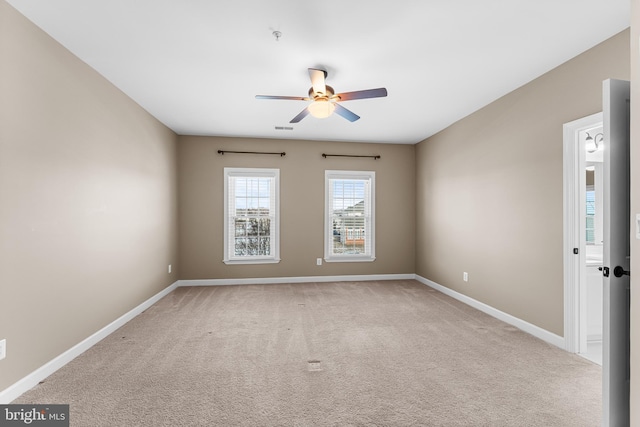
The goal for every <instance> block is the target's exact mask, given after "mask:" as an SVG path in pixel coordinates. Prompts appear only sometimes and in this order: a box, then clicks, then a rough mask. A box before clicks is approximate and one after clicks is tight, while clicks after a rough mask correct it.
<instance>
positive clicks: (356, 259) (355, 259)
mask: <svg viewBox="0 0 640 427" xmlns="http://www.w3.org/2000/svg"><path fill="white" fill-rule="evenodd" d="M375 260H376V257H370V256H353V257H347V256H345V257H330V258H327V257H325V259H324V262H373V261H375Z"/></svg>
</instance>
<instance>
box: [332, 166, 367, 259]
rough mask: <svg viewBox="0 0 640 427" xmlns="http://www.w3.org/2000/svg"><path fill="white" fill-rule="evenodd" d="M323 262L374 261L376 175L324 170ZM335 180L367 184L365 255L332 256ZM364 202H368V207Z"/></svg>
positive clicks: (363, 172) (364, 172) (365, 172)
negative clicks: (333, 183) (367, 218)
mask: <svg viewBox="0 0 640 427" xmlns="http://www.w3.org/2000/svg"><path fill="white" fill-rule="evenodd" d="M324 177H325V178H324V260H325V261H326V262H372V261H375V259H376V244H375V242H376V241H375V229H376V221H375V206H376V203H375V195H376V191H375V182H376V173H375V172H373V171H342V170H325V172H324ZM335 179H352V180H353V179H357V180H366V181H368V182H369V185H368V190H369V192H368V194H367V195H366V196H365V212H366V213H365V215H368V217H369V220H368V221H366V220H365V238H367V239H369V241H370V244H369V245H368V247H369V253H365V254H334V253H332V249H333V221H332V218H331V214H332V200H331V193H332V191H331V181H332V180H335ZM366 200H368V201H369V203H368V205H367V204H366Z"/></svg>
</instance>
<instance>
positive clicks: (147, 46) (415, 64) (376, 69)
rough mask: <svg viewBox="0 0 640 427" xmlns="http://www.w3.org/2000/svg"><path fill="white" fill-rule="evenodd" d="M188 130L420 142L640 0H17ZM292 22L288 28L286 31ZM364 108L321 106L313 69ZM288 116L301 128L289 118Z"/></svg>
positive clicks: (598, 35)
mask: <svg viewBox="0 0 640 427" xmlns="http://www.w3.org/2000/svg"><path fill="white" fill-rule="evenodd" d="M7 1H8V3H10V4H11V5H13V6H14V7H15V8H16V9H18V10H19V11H20V12H22V13H23V14H24V15H25V16H26V17H27V18H29V19H30V20H31V21H33V22H34V23H35V24H36V25H38V26H40V27H41V28H42V29H43V30H44V31H46V32H47V33H49V34H50V35H51V36H52V37H53V38H55V39H56V40H58V41H59V42H60V43H61V44H62V45H64V46H66V47H67V48H68V49H69V50H70V51H71V52H73V53H74V54H75V55H77V56H78V57H80V58H81V59H82V60H83V61H85V62H86V63H87V64H89V65H90V66H91V67H93V68H94V69H96V70H97V71H98V72H99V73H100V74H102V75H103V76H105V77H106V78H107V79H108V80H110V81H111V82H112V83H113V84H115V85H116V86H117V87H119V88H120V89H121V90H122V91H124V92H125V93H126V94H127V95H129V96H130V97H131V98H133V99H134V100H135V101H137V102H138V103H139V104H140V105H141V106H142V107H144V108H145V109H146V110H147V111H149V112H150V113H151V114H152V115H154V116H155V117H156V118H158V119H159V120H160V121H161V122H163V123H164V124H166V125H167V126H168V127H170V128H171V129H173V130H174V131H175V132H177V133H178V134H182V135H218V136H242V137H264V138H292V139H311V140H337V141H357V142H386V143H407V144H414V143H417V142H419V141H421V140H423V139H425V138H427V137H429V136H431V135H433V134H434V133H436V132H438V131H440V130H442V129H444V128H445V127H447V126H448V125H450V124H452V123H454V122H455V121H457V120H459V119H461V118H463V117H465V116H466V115H468V114H470V113H472V112H473V111H475V110H477V109H479V108H480V107H482V106H484V105H486V104H488V103H490V102H491V101H493V100H495V99H497V98H499V97H501V96H502V95H505V94H506V93H508V92H510V91H512V90H514V89H516V88H517V87H519V86H522V85H523V84H525V83H527V82H529V81H531V80H532V79H534V78H536V77H537V76H539V75H541V74H543V73H545V72H547V71H549V70H550V69H552V68H554V67H556V66H558V65H560V64H561V63H563V62H565V61H567V60H568V59H570V58H572V57H574V56H576V55H578V54H579V53H581V52H583V51H585V50H587V49H589V48H591V47H592V46H594V45H596V44H598V43H599V42H601V41H603V40H605V39H607V38H609V37H611V36H613V35H614V34H617V33H618V32H620V31H622V30H624V29H625V28H626V27H628V26H629V14H630V1H629V0H483V1H479V0H324V1H317V2H312V1H305V0H272V1H265V0H133V1H132V0H101V1H100V0H7ZM274 30H278V31H280V32H281V33H282V37H281V38H280V40H279V41H276V39H275V37H274V36H273V35H272V32H273V31H274ZM309 67H320V68H324V69H326V70H327V71H328V77H327V84H329V85H331V86H333V88H334V89H335V90H336V92H348V91H355V90H362V89H370V88H377V87H386V88H387V90H388V92H389V95H388V97H386V98H376V99H366V100H352V101H345V102H343V103H342V105H343V106H344V107H346V108H348V109H350V110H351V111H353V112H355V113H356V114H358V115H360V116H361V117H362V118H361V119H360V120H358V121H356V122H353V123H351V122H349V121H347V120H345V119H343V118H342V117H340V116H337V115H335V114H334V115H333V116H331V117H329V118H327V119H316V118H314V117H311V116H307V117H306V118H305V119H304V120H302V121H301V122H300V123H298V124H295V125H290V124H289V120H291V119H292V118H293V117H294V116H296V115H297V114H298V113H299V112H300V111H301V110H302V109H303V108H305V105H306V103H305V102H304V101H283V100H257V99H255V95H257V94H261V95H291V96H306V95H307V91H308V89H309V87H310V86H311V84H310V81H309V76H308V73H307V68H309ZM276 126H292V127H293V128H294V129H293V130H291V131H287V130H275V127H276Z"/></svg>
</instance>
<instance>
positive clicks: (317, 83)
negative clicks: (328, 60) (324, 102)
mask: <svg viewBox="0 0 640 427" xmlns="http://www.w3.org/2000/svg"><path fill="white" fill-rule="evenodd" d="M326 76H327V72H326V71H324V70H317V69H315V68H309V77H310V78H311V86H313V91H314V92H315V93H317V94H319V95H326V94H327V87H326V85H325V83H324V79H325V77H326Z"/></svg>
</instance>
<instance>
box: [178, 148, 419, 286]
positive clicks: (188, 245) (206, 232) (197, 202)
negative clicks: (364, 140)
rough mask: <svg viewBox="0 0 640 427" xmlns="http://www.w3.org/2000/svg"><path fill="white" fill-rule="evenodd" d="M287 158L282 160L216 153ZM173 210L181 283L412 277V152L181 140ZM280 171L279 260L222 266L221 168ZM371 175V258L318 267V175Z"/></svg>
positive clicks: (321, 181) (321, 188)
mask: <svg viewBox="0 0 640 427" xmlns="http://www.w3.org/2000/svg"><path fill="white" fill-rule="evenodd" d="M219 149H224V150H235V151H272V152H282V151H284V152H286V153H287V155H286V156H285V157H280V156H277V155H276V156H264V155H262V156H261V155H250V154H225V155H220V154H218V153H217V151H218V150H219ZM178 153H179V155H178V158H179V176H180V177H179V191H178V193H179V206H180V213H179V216H180V266H181V278H182V279H226V278H245V277H299V276H325V275H349V274H399V273H409V274H412V273H413V272H414V271H415V270H414V259H415V257H414V248H415V159H414V154H415V147H414V146H413V145H391V144H354V143H339V142H314V141H295V140H269V139H243V138H216V137H186V136H182V137H180V141H179V144H178ZM322 153H331V154H356V155H373V154H379V155H381V156H382V158H381V159H380V160H373V159H354V158H327V159H324V158H322ZM224 167H262V168H279V169H280V192H281V196H280V199H281V201H280V203H281V206H280V209H281V236H280V237H281V246H280V255H281V258H282V261H281V262H280V263H279V264H266V265H249V266H247V265H225V264H224V263H223V262H222V258H223V256H222V252H223V241H222V232H223V208H222V206H223V185H222V181H223V169H224ZM325 169H338V170H372V171H375V172H376V260H375V261H374V262H373V263H367V262H365V263H324V264H323V265H322V266H316V258H321V257H323V253H324V252H323V251H324V250H323V224H324V213H323V212H324V171H325Z"/></svg>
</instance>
